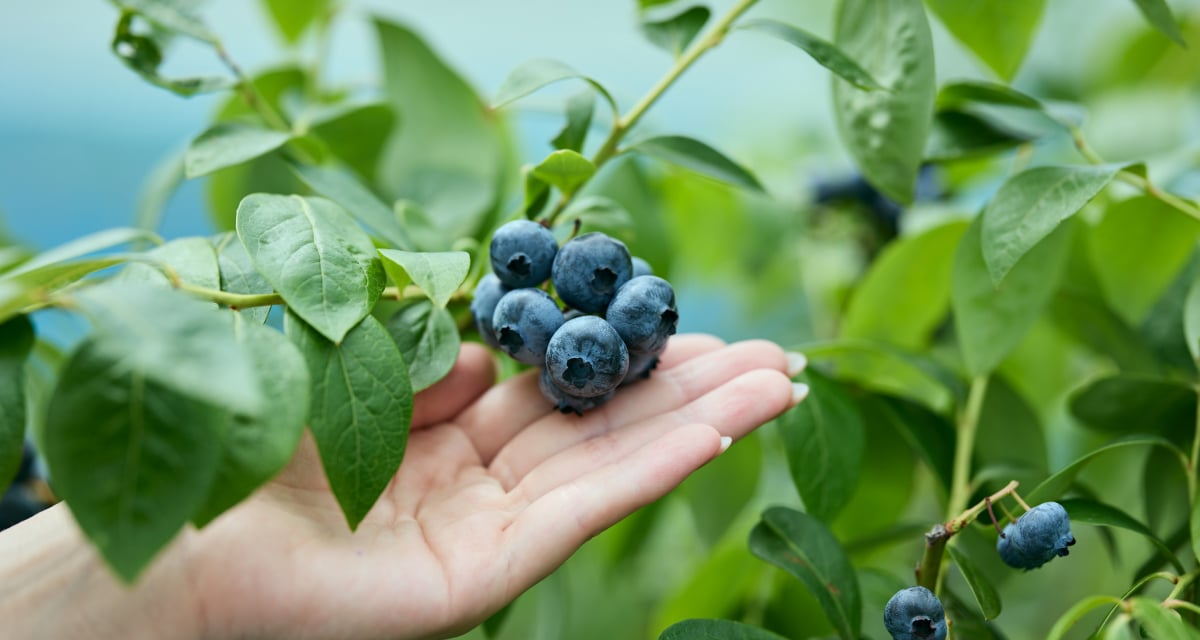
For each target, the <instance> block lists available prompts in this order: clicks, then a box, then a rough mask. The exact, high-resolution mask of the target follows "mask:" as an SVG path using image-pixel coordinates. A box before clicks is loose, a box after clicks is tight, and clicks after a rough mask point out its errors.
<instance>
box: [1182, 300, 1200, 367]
mask: <svg viewBox="0 0 1200 640" xmlns="http://www.w3.org/2000/svg"><path fill="white" fill-rule="evenodd" d="M1183 333H1184V336H1185V337H1186V338H1187V346H1188V351H1190V352H1191V354H1192V360H1194V361H1195V362H1196V366H1197V367H1200V280H1197V281H1196V283H1195V284H1193V285H1192V287H1191V288H1190V289H1188V294H1187V298H1186V300H1185V301H1184V303H1183Z"/></svg>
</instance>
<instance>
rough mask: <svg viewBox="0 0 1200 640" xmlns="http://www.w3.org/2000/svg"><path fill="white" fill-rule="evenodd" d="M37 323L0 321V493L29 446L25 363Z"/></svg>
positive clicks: (24, 318) (20, 319)
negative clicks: (27, 442) (26, 431)
mask: <svg viewBox="0 0 1200 640" xmlns="http://www.w3.org/2000/svg"><path fill="white" fill-rule="evenodd" d="M33 343H34V330H33V323H32V322H30V321H29V317H28V316H17V317H15V318H12V319H11V320H8V321H7V322H4V323H0V492H2V491H3V488H4V487H7V486H8V484H9V483H10V482H12V479H13V477H14V476H15V475H16V473H17V468H18V467H19V466H20V465H21V454H22V451H23V449H24V446H25V423H26V404H25V403H26V396H25V362H26V360H28V359H29V353H30V351H32V350H33Z"/></svg>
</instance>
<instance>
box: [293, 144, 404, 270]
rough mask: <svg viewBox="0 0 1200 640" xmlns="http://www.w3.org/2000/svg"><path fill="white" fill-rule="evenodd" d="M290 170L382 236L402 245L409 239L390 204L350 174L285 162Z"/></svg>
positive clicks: (328, 166)
mask: <svg viewBox="0 0 1200 640" xmlns="http://www.w3.org/2000/svg"><path fill="white" fill-rule="evenodd" d="M288 166H289V167H290V168H291V170H292V172H293V173H295V174H296V177H297V178H300V180H301V181H303V182H304V184H306V185H308V186H309V188H310V189H312V190H313V191H315V192H316V193H318V194H320V195H322V196H325V197H326V198H329V199H330V200H333V201H334V202H336V203H338V204H339V205H341V206H342V208H344V209H345V210H346V211H348V212H349V213H350V215H352V216H354V218H355V219H356V220H358V221H359V222H361V223H363V224H365V225H366V226H367V227H370V229H371V230H372V231H374V232H375V233H377V234H379V236H380V237H382V238H383V239H384V240H387V241H388V242H390V243H392V245H393V246H396V247H400V248H402V249H404V248H409V247H412V240H411V239H410V238H409V236H408V231H406V230H405V229H404V225H402V224H400V221H399V220H398V219H397V218H396V215H395V214H394V213H393V212H392V209H391V207H389V206H387V205H386V204H384V203H383V202H382V201H380V199H379V197H378V196H376V195H375V194H374V193H372V192H371V190H370V189H369V188H367V186H366V185H364V184H363V183H362V182H361V181H359V179H358V178H356V177H355V176H354V174H352V173H350V172H349V171H347V170H345V169H344V168H341V167H337V166H331V165H319V166H318V165H307V164H300V163H297V162H289V163H288Z"/></svg>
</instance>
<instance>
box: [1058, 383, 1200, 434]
mask: <svg viewBox="0 0 1200 640" xmlns="http://www.w3.org/2000/svg"><path fill="white" fill-rule="evenodd" d="M1070 408H1071V413H1072V414H1074V416H1075V417H1076V418H1078V419H1079V420H1080V421H1081V422H1083V424H1084V425H1086V426H1088V427H1090V428H1092V429H1095V430H1097V431H1102V432H1107V433H1131V432H1152V433H1163V432H1169V431H1170V430H1171V427H1173V426H1175V425H1194V424H1195V422H1196V391H1195V389H1193V388H1192V387H1191V385H1188V384H1185V383H1183V382H1180V381H1177V380H1172V379H1170V378H1161V377H1158V376H1148V375H1144V374H1129V373H1122V374H1118V375H1115V376H1109V377H1105V378H1100V379H1098V380H1094V381H1092V383H1091V384H1089V385H1087V386H1086V387H1083V388H1082V389H1079V390H1078V391H1076V392H1075V393H1074V394H1072V396H1071V400H1070Z"/></svg>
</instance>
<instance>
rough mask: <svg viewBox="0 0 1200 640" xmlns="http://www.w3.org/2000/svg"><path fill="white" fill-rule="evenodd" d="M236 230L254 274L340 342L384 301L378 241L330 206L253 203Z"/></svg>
mask: <svg viewBox="0 0 1200 640" xmlns="http://www.w3.org/2000/svg"><path fill="white" fill-rule="evenodd" d="M237 231H238V237H239V238H241V240H242V244H244V245H245V246H246V253H247V254H249V255H250V260H251V262H253V263H254V267H255V269H257V270H258V272H259V273H261V274H262V276H263V277H264V278H266V280H267V282H270V283H271V285H272V286H273V287H275V290H276V291H278V292H279V294H280V295H282V296H283V299H284V300H285V301H287V303H288V308H289V309H290V310H291V311H293V312H294V313H296V315H298V316H300V317H301V318H303V319H304V320H305V321H306V322H308V323H309V324H311V325H312V326H313V327H314V328H316V329H317V331H319V332H321V334H322V335H324V336H325V337H327V338H329V339H330V340H332V341H333V342H341V340H342V338H343V337H344V336H345V335H346V332H347V331H349V330H350V329H351V327H353V326H355V325H357V324H358V322H359V321H360V320H362V319H363V317H364V316H366V315H367V314H368V313H370V312H371V309H372V308H373V307H374V306H375V302H376V301H378V300H379V294H380V293H381V292H382V291H383V287H384V281H385V276H384V272H383V265H382V264H381V263H380V261H379V257H378V255H377V254H376V252H375V247H374V245H373V244H372V243H371V239H370V238H369V237H367V234H365V233H364V232H363V231H362V229H361V228H359V226H358V225H357V224H356V223H355V222H354V220H353V219H352V218H350V216H349V215H348V214H347V213H346V212H345V211H344V210H343V209H342V208H341V207H339V206H337V205H335V204H334V203H332V202H330V201H328V200H325V199H322V198H301V197H299V196H278V195H269V194H262V193H259V194H253V195H250V196H247V197H246V199H245V200H242V204H241V205H240V206H239V207H238V213H237Z"/></svg>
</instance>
